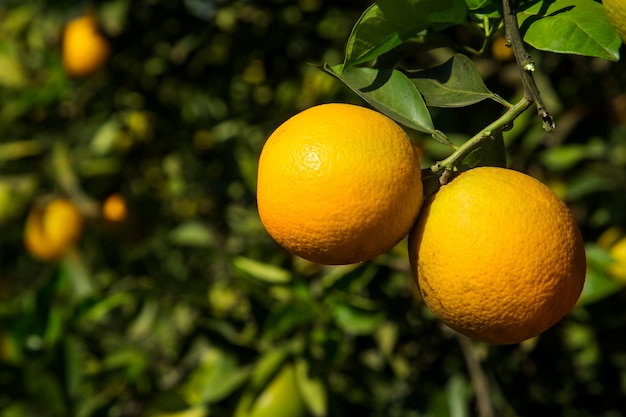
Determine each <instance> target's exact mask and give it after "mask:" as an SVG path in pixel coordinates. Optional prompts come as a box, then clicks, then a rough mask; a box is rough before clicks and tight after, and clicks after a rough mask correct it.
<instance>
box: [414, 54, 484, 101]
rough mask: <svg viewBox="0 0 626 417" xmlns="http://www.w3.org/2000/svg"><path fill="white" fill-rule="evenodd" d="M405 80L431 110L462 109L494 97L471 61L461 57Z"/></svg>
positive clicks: (419, 72)
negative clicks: (413, 86) (410, 83)
mask: <svg viewBox="0 0 626 417" xmlns="http://www.w3.org/2000/svg"><path fill="white" fill-rule="evenodd" d="M407 76H408V78H409V80H410V81H411V82H413V84H415V86H416V87H417V90H418V91H419V92H420V93H421V94H422V96H423V97H424V100H425V101H426V104H427V105H429V106H433V107H464V106H469V105H470V104H475V103H478V102H480V101H482V100H485V99H488V98H491V99H493V98H494V97H495V95H494V94H493V93H492V92H491V91H489V89H488V88H487V86H486V85H485V83H484V82H483V79H482V77H481V75H480V73H479V72H478V70H477V69H476V66H474V63H473V62H472V60H471V59H469V58H468V57H466V56H465V55H461V54H456V55H454V56H453V57H452V58H450V59H449V60H448V61H447V62H446V63H445V64H442V65H439V66H437V67H433V68H429V69H426V70H420V71H409V72H407Z"/></svg>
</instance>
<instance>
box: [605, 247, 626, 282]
mask: <svg viewBox="0 0 626 417" xmlns="http://www.w3.org/2000/svg"><path fill="white" fill-rule="evenodd" d="M609 253H610V255H611V258H612V259H613V262H612V263H611V265H609V267H608V268H607V272H608V273H609V275H610V276H612V277H613V278H615V279H616V280H618V281H622V282H625V281H626V237H622V238H621V239H619V240H618V241H617V242H615V244H613V245H612V246H611V248H610V250H609Z"/></svg>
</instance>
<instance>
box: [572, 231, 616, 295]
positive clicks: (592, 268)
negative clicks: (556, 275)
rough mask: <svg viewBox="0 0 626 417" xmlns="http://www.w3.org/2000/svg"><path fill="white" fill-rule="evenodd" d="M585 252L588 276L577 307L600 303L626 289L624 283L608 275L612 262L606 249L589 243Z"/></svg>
mask: <svg viewBox="0 0 626 417" xmlns="http://www.w3.org/2000/svg"><path fill="white" fill-rule="evenodd" d="M585 252H586V254H587V264H588V267H587V276H586V278H585V285H584V287H583V291H582V294H581V295H580V298H579V299H578V303H577V305H587V304H591V303H594V302H597V301H600V300H602V299H604V298H606V297H609V296H611V295H613V294H615V293H616V292H618V291H620V290H621V289H622V288H623V287H624V285H623V284H622V283H620V282H618V281H616V280H614V279H613V278H611V277H610V276H609V275H608V274H607V273H606V269H607V267H608V266H609V265H610V263H611V261H612V259H611V256H610V255H609V253H608V251H607V250H606V249H604V248H600V247H599V246H597V245H595V244H590V243H589V244H587V245H586V246H585Z"/></svg>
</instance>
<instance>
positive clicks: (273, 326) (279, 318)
mask: <svg viewBox="0 0 626 417" xmlns="http://www.w3.org/2000/svg"><path fill="white" fill-rule="evenodd" d="M315 318H316V315H315V311H314V310H313V309H312V308H311V306H309V305H307V304H306V303H302V302H294V303H291V304H286V305H284V306H282V307H281V308H280V309H279V310H278V311H276V312H275V313H273V314H272V315H270V316H269V317H268V319H267V322H266V323H265V326H264V330H263V337H265V338H267V339H268V340H273V339H278V338H281V337H283V336H285V335H287V334H289V333H291V332H292V331H294V330H295V329H298V328H299V327H301V326H304V325H306V324H308V323H310V322H312V321H313V320H315Z"/></svg>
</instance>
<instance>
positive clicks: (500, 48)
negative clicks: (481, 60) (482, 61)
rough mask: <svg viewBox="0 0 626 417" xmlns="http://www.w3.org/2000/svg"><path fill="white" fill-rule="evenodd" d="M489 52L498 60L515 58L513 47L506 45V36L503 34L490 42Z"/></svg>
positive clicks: (505, 60) (503, 60) (504, 60)
mask: <svg viewBox="0 0 626 417" xmlns="http://www.w3.org/2000/svg"><path fill="white" fill-rule="evenodd" d="M491 54H492V55H493V57H494V58H495V59H496V60H498V61H500V62H507V61H511V60H512V59H513V58H515V56H514V54H513V48H511V47H509V46H507V45H506V38H505V37H504V36H498V37H496V38H495V39H494V40H493V42H492V43H491Z"/></svg>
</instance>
